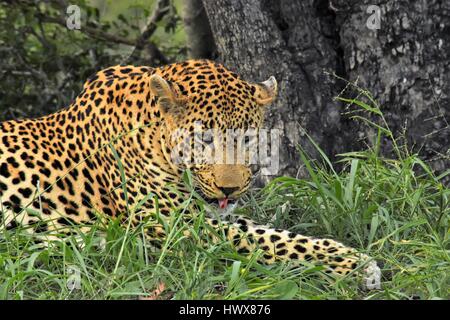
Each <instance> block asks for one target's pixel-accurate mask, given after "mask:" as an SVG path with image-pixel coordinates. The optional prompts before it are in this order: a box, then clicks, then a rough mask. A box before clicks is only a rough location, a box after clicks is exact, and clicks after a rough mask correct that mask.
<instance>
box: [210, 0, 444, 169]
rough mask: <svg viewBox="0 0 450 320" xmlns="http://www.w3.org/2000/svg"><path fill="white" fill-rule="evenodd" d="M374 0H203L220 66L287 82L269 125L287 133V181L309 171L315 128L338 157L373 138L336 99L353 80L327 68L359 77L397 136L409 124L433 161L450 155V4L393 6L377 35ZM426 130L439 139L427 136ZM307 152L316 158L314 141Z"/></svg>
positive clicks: (384, 9)
mask: <svg viewBox="0 0 450 320" xmlns="http://www.w3.org/2000/svg"><path fill="white" fill-rule="evenodd" d="M374 2H375V4H376V2H377V1H373V0H370V1H368V0H364V1H356V0H355V1H350V2H349V1H344V0H333V1H326V0H324V1H321V0H319V1H313V0H297V1H293V0H280V1H270V0H215V1H209V0H203V4H204V7H205V10H206V13H207V16H208V19H209V22H210V26H211V30H212V33H213V36H214V40H215V44H216V47H217V51H218V54H219V60H220V61H221V62H223V63H224V64H225V65H226V66H227V67H228V68H231V69H234V70H235V71H236V72H238V73H239V74H241V75H242V76H243V77H245V78H246V79H247V80H250V81H261V80H264V79H267V78H268V76H270V75H274V76H275V77H276V79H277V80H278V83H279V89H280V90H279V97H278V99H277V101H276V102H275V104H274V105H273V107H272V108H271V109H270V111H269V114H268V116H267V119H268V120H267V126H268V127H270V128H278V129H281V130H282V132H283V137H282V139H281V142H282V146H281V150H280V162H281V163H280V171H279V174H280V175H291V176H297V175H299V174H300V175H302V170H301V166H302V164H301V162H300V160H299V156H298V150H297V145H298V144H301V145H303V146H305V143H306V142H307V138H306V136H305V134H304V132H305V131H306V132H307V133H308V134H309V135H311V136H312V138H313V139H314V140H315V141H316V142H317V144H318V145H319V146H320V147H321V148H322V149H323V150H324V151H325V152H326V153H327V154H328V155H329V156H331V157H332V156H333V155H336V154H338V153H339V152H344V151H351V150H354V149H356V148H359V147H361V146H362V145H363V142H364V141H359V140H358V139H355V137H367V134H368V132H367V129H366V128H364V127H362V126H357V125H355V123H354V121H351V120H349V119H348V118H347V117H346V116H345V115H344V107H343V106H342V105H340V104H339V103H338V102H336V101H333V97H335V96H336V95H338V94H339V93H340V92H341V91H342V89H343V88H344V86H345V82H342V81H339V80H338V79H337V78H336V77H332V76H329V75H327V74H326V73H325V72H324V71H326V72H329V73H331V74H333V73H334V74H337V75H339V76H341V77H343V78H346V79H350V80H355V79H356V78H358V79H359V84H360V85H361V86H363V87H365V88H367V89H368V90H369V91H371V92H372V93H373V94H374V95H375V98H376V99H377V100H378V101H379V102H380V104H381V106H382V110H384V111H386V112H387V113H386V117H387V118H388V119H389V122H390V124H391V125H392V128H393V129H394V130H400V129H402V127H403V125H404V123H405V120H408V121H407V131H406V133H407V134H408V137H409V138H410V140H411V141H412V142H413V143H415V144H418V143H419V144H424V148H423V149H422V151H423V152H425V153H424V154H425V155H426V156H427V157H428V158H430V157H432V155H431V153H430V152H428V151H427V150H432V149H435V150H439V151H440V152H441V153H445V152H446V151H447V149H448V143H449V140H450V139H449V137H448V135H449V131H448V126H447V123H446V122H445V119H446V118H447V119H448V118H449V112H450V111H449V108H448V104H449V103H448V102H449V97H448V94H449V90H448V89H449V87H448V85H449V84H448V83H449V81H448V80H449V79H448V77H449V71H450V70H449V56H448V55H449V52H450V50H449V41H450V39H449V36H448V35H449V34H450V32H449V27H448V26H449V25H450V23H449V22H450V21H449V17H450V16H449V14H448V10H449V8H448V6H449V5H448V4H444V1H442V2H441V1H414V2H410V1H393V0H392V1H383V3H381V4H378V5H379V8H380V10H381V11H380V12H381V16H380V18H381V23H380V24H381V29H379V30H372V29H373V24H370V27H371V28H372V29H369V27H368V25H369V23H366V22H367V20H368V19H370V18H373V16H371V14H372V13H371V12H369V13H367V9H368V7H369V5H371V4H374ZM378 2H380V1H378ZM372 20H373V19H372ZM372 20H371V21H372ZM372 22H373V21H372ZM432 88H434V93H433V89H432ZM433 116H435V117H436V118H435V119H433V120H430V121H428V122H427V121H424V120H425V118H431V117H433ZM433 132H434V133H433ZM426 134H431V136H430V137H431V139H428V140H427V139H424V135H426ZM388 148H389V146H386V149H388ZM306 149H307V151H308V152H309V153H311V154H313V155H314V154H315V152H314V150H313V147H312V146H311V145H308V144H306ZM438 168H440V169H441V168H442V165H440V166H438Z"/></svg>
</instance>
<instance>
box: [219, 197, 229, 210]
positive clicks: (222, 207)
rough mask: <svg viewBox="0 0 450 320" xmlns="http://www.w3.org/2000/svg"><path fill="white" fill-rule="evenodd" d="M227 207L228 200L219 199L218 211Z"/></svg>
mask: <svg viewBox="0 0 450 320" xmlns="http://www.w3.org/2000/svg"><path fill="white" fill-rule="evenodd" d="M227 206H228V198H225V199H219V207H220V209H225V208H226V207H227Z"/></svg>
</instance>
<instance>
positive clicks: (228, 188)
mask: <svg viewBox="0 0 450 320" xmlns="http://www.w3.org/2000/svg"><path fill="white" fill-rule="evenodd" d="M219 189H220V191H222V192H223V194H224V195H225V196H226V197H228V196H229V195H230V194H232V193H233V192H235V191H237V190H239V187H232V188H230V187H227V188H219Z"/></svg>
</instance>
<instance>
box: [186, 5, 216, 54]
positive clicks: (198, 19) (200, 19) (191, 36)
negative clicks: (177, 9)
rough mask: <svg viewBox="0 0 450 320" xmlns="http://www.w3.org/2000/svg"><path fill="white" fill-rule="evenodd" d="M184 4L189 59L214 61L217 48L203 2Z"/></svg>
mask: <svg viewBox="0 0 450 320" xmlns="http://www.w3.org/2000/svg"><path fill="white" fill-rule="evenodd" d="M183 3H184V8H183V22H184V29H185V31H186V35H187V40H188V41H187V47H188V55H189V57H191V58H194V59H198V58H206V59H213V58H214V56H215V51H216V47H215V44H214V39H213V36H212V33H211V28H210V26H209V22H208V17H207V16H206V12H205V8H204V7H203V4H202V0H184V2H183Z"/></svg>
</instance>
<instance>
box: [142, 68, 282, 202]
mask: <svg viewBox="0 0 450 320" xmlns="http://www.w3.org/2000/svg"><path fill="white" fill-rule="evenodd" d="M169 78H170V77H169ZM181 79H183V78H182V77H181ZM177 80H178V79H177ZM150 86H151V90H152V92H155V93H156V95H157V96H158V103H159V105H160V108H161V110H162V111H163V113H164V116H163V118H164V125H163V126H162V128H163V130H164V134H163V136H164V137H163V138H164V144H165V148H164V151H165V152H166V153H167V154H169V153H170V159H172V163H173V164H175V165H177V166H178V167H182V168H189V169H190V170H191V172H192V175H193V179H194V182H195V187H196V188H197V190H198V191H200V193H201V194H203V195H204V196H205V197H206V198H208V199H218V200H224V199H225V200H227V199H236V198H238V197H239V196H240V195H242V194H243V193H244V192H245V191H246V190H247V189H248V188H249V185H250V182H251V177H252V172H251V170H250V164H249V152H248V150H249V148H250V147H251V144H252V145H253V144H255V143H256V140H257V139H256V137H255V134H256V133H257V131H258V129H259V128H261V126H262V124H263V120H264V113H265V109H266V106H267V105H268V104H270V103H271V102H272V101H273V100H274V98H275V96H276V92H277V83H276V80H275V78H273V77H271V78H270V79H269V80H267V81H265V82H262V83H257V84H252V83H248V82H246V81H243V80H242V79H240V78H239V77H238V76H237V75H236V74H234V73H232V72H230V71H228V70H226V69H225V68H223V67H222V66H219V65H215V64H212V63H210V64H208V65H207V66H206V67H204V68H196V70H195V74H192V73H189V81H168V80H166V79H165V75H162V76H159V75H154V76H152V77H151V80H150ZM243 150H247V152H243ZM222 202H223V201H222ZM219 203H220V201H219Z"/></svg>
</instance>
